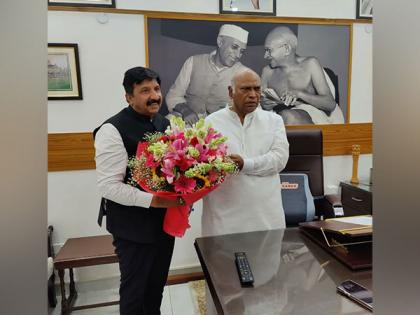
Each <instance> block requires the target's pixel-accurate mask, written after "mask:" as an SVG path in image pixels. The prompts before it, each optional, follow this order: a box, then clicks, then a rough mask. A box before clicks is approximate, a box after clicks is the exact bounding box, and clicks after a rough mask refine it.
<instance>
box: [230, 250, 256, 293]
mask: <svg viewBox="0 0 420 315" xmlns="http://www.w3.org/2000/svg"><path fill="white" fill-rule="evenodd" d="M235 264H236V269H238V275H239V281H240V282H241V285H242V286H248V287H249V286H252V284H253V283H254V276H253V275H252V271H251V267H250V265H249V262H248V259H247V258H246V254H245V253H244V252H237V253H235Z"/></svg>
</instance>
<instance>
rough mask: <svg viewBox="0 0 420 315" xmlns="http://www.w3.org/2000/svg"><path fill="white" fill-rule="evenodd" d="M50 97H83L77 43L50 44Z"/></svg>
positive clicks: (72, 98) (54, 98)
mask: <svg viewBox="0 0 420 315" xmlns="http://www.w3.org/2000/svg"><path fill="white" fill-rule="evenodd" d="M48 99H49V100H81V99H83V96H82V83H81V80H80V66H79V52H78V49H77V44H48Z"/></svg>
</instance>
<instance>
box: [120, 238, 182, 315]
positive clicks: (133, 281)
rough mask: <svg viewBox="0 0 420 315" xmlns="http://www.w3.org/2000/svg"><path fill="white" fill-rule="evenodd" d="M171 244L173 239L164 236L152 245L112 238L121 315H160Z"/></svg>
mask: <svg viewBox="0 0 420 315" xmlns="http://www.w3.org/2000/svg"><path fill="white" fill-rule="evenodd" d="M174 243H175V239H174V237H172V236H169V235H167V234H165V233H163V234H162V237H161V238H160V239H159V240H158V241H156V242H155V243H137V242H133V241H128V240H124V239H121V238H118V237H115V236H114V242H113V244H114V246H115V252H116V254H117V256H118V259H119V265H120V272H121V282H120V314H121V315H152V314H153V315H155V314H160V305H161V303H162V293H163V288H164V286H165V284H166V280H167V277H168V272H169V265H170V263H171V259H172V253H173V249H174Z"/></svg>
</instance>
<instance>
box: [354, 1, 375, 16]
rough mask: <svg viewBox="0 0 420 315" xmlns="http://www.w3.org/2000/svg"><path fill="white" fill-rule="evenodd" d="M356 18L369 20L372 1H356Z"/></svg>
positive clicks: (371, 13) (371, 14)
mask: <svg viewBox="0 0 420 315" xmlns="http://www.w3.org/2000/svg"><path fill="white" fill-rule="evenodd" d="M356 2H357V5H356V18H358V19H371V18H372V16H373V0H356Z"/></svg>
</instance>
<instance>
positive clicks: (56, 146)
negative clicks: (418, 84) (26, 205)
mask: <svg viewBox="0 0 420 315" xmlns="http://www.w3.org/2000/svg"><path fill="white" fill-rule="evenodd" d="M287 128H302V126H288V127H287ZM303 128H320V129H322V132H323V136H324V155H325V156H333V155H349V154H351V145H352V144H359V145H360V150H361V153H362V154H369V153H372V124H371V123H362V124H342V125H315V126H309V125H305V126H304V127H303ZM94 156H95V150H94V146H93V138H92V133H89V132H84V133H52V134H49V135H48V171H50V172H56V171H73V170H88V169H94V168H95V161H94Z"/></svg>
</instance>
